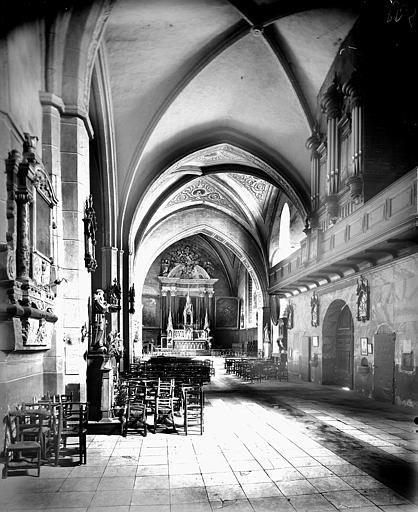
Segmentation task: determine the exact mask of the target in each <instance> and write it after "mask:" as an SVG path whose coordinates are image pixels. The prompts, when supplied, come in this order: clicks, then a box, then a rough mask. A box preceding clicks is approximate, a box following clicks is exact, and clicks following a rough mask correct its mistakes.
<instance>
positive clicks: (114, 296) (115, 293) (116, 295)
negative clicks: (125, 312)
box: [109, 277, 122, 307]
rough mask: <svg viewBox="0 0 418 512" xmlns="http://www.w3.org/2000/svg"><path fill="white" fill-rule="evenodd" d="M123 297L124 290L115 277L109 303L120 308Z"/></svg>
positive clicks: (110, 290) (110, 289)
mask: <svg viewBox="0 0 418 512" xmlns="http://www.w3.org/2000/svg"><path fill="white" fill-rule="evenodd" d="M121 295H122V290H121V289H120V286H119V283H118V280H117V279H116V277H115V279H114V280H113V284H112V286H111V287H110V288H109V303H110V304H112V305H113V306H118V307H120V299H121Z"/></svg>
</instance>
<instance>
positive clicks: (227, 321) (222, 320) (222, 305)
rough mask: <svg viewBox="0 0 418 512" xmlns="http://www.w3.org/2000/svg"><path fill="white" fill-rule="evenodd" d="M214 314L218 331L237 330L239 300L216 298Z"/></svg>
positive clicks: (234, 298)
mask: <svg viewBox="0 0 418 512" xmlns="http://www.w3.org/2000/svg"><path fill="white" fill-rule="evenodd" d="M215 314H216V327H217V328H218V329H219V328H221V329H237V328H238V314H239V299H238V298H236V297H216V306H215Z"/></svg>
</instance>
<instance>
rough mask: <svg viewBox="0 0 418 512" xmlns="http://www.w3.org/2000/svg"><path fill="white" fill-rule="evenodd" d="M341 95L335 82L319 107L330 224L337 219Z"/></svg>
mask: <svg viewBox="0 0 418 512" xmlns="http://www.w3.org/2000/svg"><path fill="white" fill-rule="evenodd" d="M341 106H342V95H341V91H340V87H339V85H338V83H337V80H336V79H334V81H333V82H332V84H331V85H330V86H329V87H328V89H327V91H326V92H325V94H324V96H323V98H322V102H321V107H322V109H323V111H324V112H325V114H326V116H327V148H328V152H327V184H328V190H327V198H326V202H327V210H328V213H329V216H330V220H331V222H332V223H334V222H336V220H337V218H338V196H337V193H338V186H339V172H340V171H339V168H338V118H339V117H340V114H341Z"/></svg>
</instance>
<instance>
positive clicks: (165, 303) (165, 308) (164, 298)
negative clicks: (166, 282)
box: [161, 290, 168, 333]
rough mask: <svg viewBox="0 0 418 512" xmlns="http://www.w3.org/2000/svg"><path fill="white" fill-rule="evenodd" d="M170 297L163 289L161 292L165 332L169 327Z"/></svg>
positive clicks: (162, 328) (162, 318) (162, 322)
mask: <svg viewBox="0 0 418 512" xmlns="http://www.w3.org/2000/svg"><path fill="white" fill-rule="evenodd" d="M167 311H168V299H167V291H166V290H163V291H162V292H161V332H162V333H163V332H164V331H166V329H167V322H168V313H167Z"/></svg>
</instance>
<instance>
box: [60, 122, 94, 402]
mask: <svg viewBox="0 0 418 512" xmlns="http://www.w3.org/2000/svg"><path fill="white" fill-rule="evenodd" d="M87 127H88V124H87V122H86V119H85V118H81V117H79V116H78V115H76V114H74V115H65V117H62V120H61V170H62V173H61V182H62V217H63V247H64V256H63V263H62V268H63V276H64V277H65V278H66V279H67V280H68V286H66V287H65V291H64V294H63V306H62V311H63V329H64V331H65V334H66V335H69V336H70V337H71V338H72V339H75V338H77V337H78V336H79V333H80V329H81V326H82V325H83V324H84V323H85V322H86V323H87V324H88V323H89V311H88V304H89V303H90V300H91V299H90V297H91V279H90V276H89V273H88V272H87V269H86V268H85V266H84V225H83V221H82V219H83V217H84V205H85V201H86V199H87V197H88V196H89V193H90V177H89V133H88V130H87ZM85 373H86V368H85V364H84V363H83V364H82V365H80V374H79V376H77V377H76V376H71V377H70V378H68V379H67V378H66V384H70V383H71V384H76V385H78V386H79V387H80V399H81V400H83V401H84V400H86V398H87V395H86V385H85V380H86V379H85Z"/></svg>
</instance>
